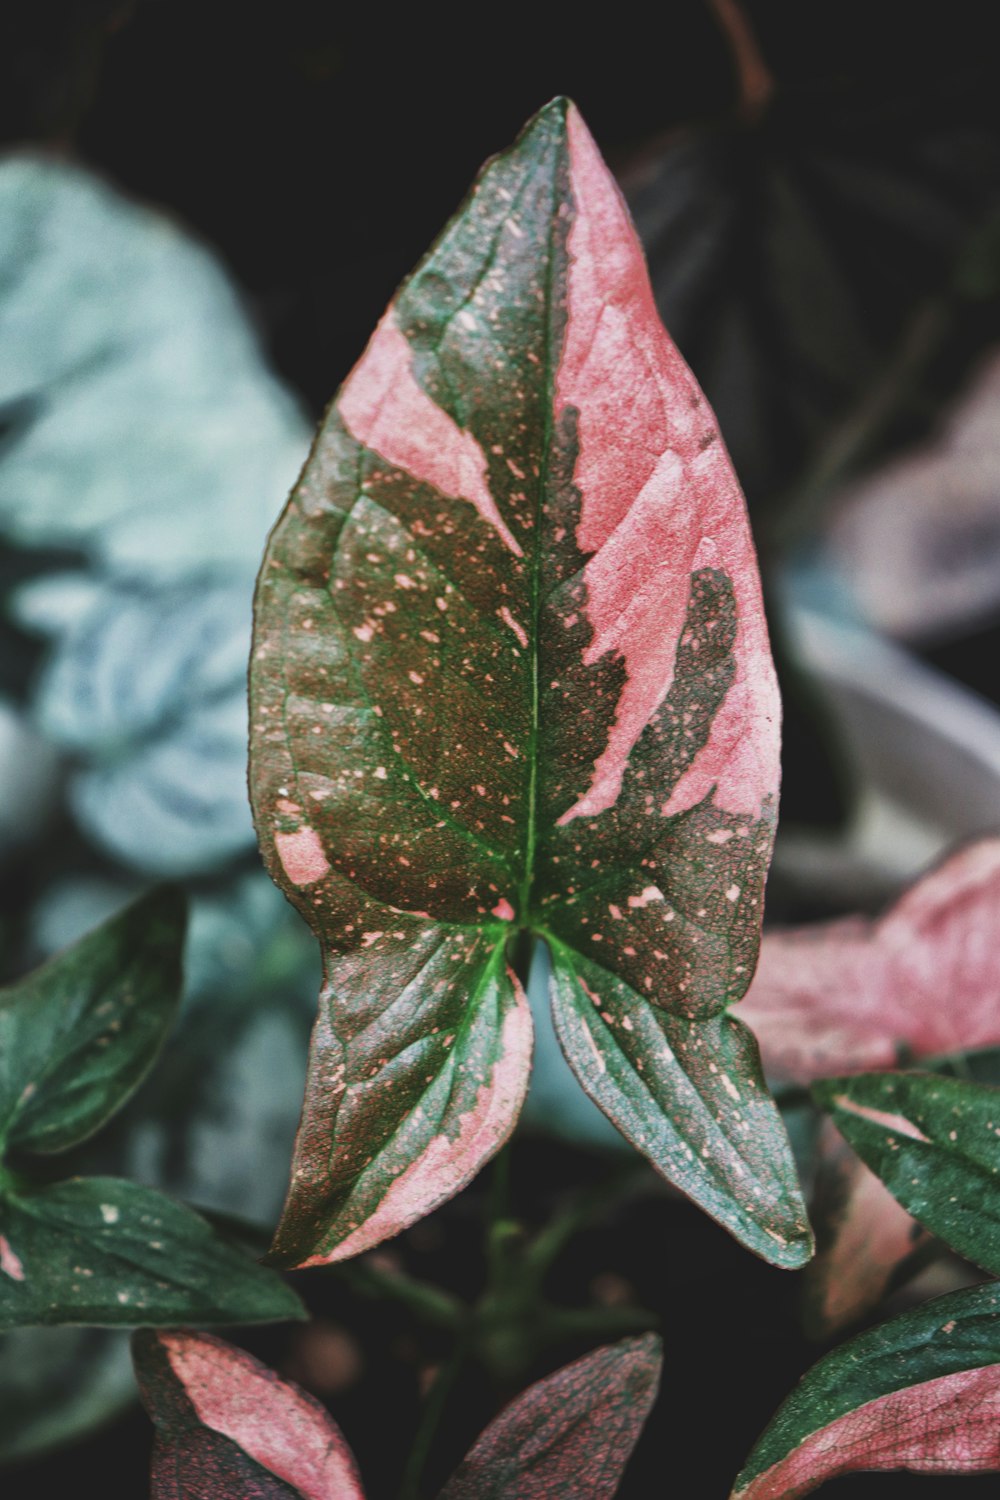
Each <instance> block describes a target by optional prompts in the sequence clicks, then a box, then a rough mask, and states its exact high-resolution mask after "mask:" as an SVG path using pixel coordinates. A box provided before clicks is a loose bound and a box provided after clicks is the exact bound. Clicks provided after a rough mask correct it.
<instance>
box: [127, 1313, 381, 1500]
mask: <svg viewBox="0 0 1000 1500" xmlns="http://www.w3.org/2000/svg"><path fill="white" fill-rule="evenodd" d="M133 1356H134V1359H135V1366H136V1374H137V1376H138V1380H139V1387H140V1391H141V1394H142V1399H143V1402H144V1403H145V1406H146V1409H147V1410H148V1412H149V1414H150V1416H151V1417H152V1419H153V1421H154V1423H155V1424H156V1446H155V1449H154V1453H153V1485H152V1500H287V1497H288V1494H289V1491H291V1492H292V1493H293V1494H294V1495H296V1496H298V1497H300V1500H364V1492H363V1490H362V1488H361V1481H360V1479H359V1477H358V1472H357V1466H356V1464H355V1462H354V1456H353V1454H352V1453H351V1450H350V1449H349V1448H348V1446H347V1444H346V1442H345V1441H344V1438H343V1436H342V1434H341V1432H340V1429H339V1428H338V1427H337V1425H336V1423H335V1422H334V1421H333V1420H332V1418H331V1417H330V1416H328V1414H327V1413H326V1411H325V1410H324V1408H323V1407H322V1406H320V1404H319V1402H317V1401H314V1400H313V1398H312V1397H311V1396H308V1395H307V1394H306V1393H305V1391H302V1390H300V1389H299V1387H298V1386H296V1385H293V1384H292V1383H291V1382H290V1381H285V1380H281V1379H279V1378H278V1376H277V1375H275V1374H274V1372H273V1371H271V1370H268V1369H266V1368H265V1366H264V1365H262V1364H260V1363H259V1362H258V1361H257V1360H255V1359H253V1358H252V1357H251V1355H249V1354H246V1353H245V1352H244V1351H243V1350H242V1349H236V1348H234V1347H233V1346H232V1345H230V1344H225V1343H223V1342H222V1341H221V1340H220V1339H216V1338H211V1337H210V1336H209V1335H208V1334H203V1333H200V1334H194V1333H158V1332H157V1333H154V1332H152V1331H149V1330H143V1331H141V1332H139V1333H137V1334H136V1335H135V1336H134V1339H133Z"/></svg>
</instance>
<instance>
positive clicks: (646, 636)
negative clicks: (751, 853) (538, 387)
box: [556, 108, 780, 823]
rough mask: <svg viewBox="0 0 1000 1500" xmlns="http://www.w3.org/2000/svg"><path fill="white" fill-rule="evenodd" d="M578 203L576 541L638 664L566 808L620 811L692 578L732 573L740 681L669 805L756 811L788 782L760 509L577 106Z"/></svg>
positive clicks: (665, 687) (572, 291)
mask: <svg viewBox="0 0 1000 1500" xmlns="http://www.w3.org/2000/svg"><path fill="white" fill-rule="evenodd" d="M568 128H569V147H570V179H571V187H572V192H573V198H574V201H575V206H576V213H575V214H574V217H573V222H572V227H571V229H570V236H569V253H570V269H569V277H568V281H569V296H568V320H567V331H566V340H565V346H564V350H563V355H562V359H561V361H560V365H559V370H558V374H557V382H556V385H557V399H558V403H559V407H560V409H565V408H566V407H567V406H573V407H575V408H576V409H577V410H578V411H579V414H580V415H579V427H578V436H579V454H578V457H577V463H576V470H575V475H574V478H575V480H576V483H577V485H578V486H579V489H580V492H581V497H582V498H581V516H580V524H579V527H578V530H577V544H578V546H579V547H580V548H581V550H582V551H584V552H588V553H593V554H594V555H593V556H592V557H591V558H590V561H589V562H588V563H587V565H586V569H585V574H584V578H585V583H586V587H587V614H588V618H589V620H590V623H591V625H592V627H593V638H592V640H591V643H590V645H589V647H588V648H587V651H586V654H585V658H584V659H585V661H587V662H594V661H597V660H598V658H600V657H602V656H604V655H605V654H606V653H608V652H614V653H616V654H618V655H620V656H621V657H622V658H623V659H624V663H625V669H626V673H627V677H626V681H625V685H624V687H623V689H622V693H621V698H620V700H619V703H618V711H617V716H616V719H615V722H614V724H613V726H612V729H611V732H610V735H609V738H608V743H607V745H606V747H605V749H604V751H603V752H602V754H601V755H600V757H599V758H598V760H597V762H596V765H595V768H594V776H593V780H592V782H591V785H590V787H589V789H588V790H587V792H586V793H585V794H584V795H583V797H581V798H580V799H579V801H578V802H576V803H575V804H574V805H573V806H572V807H571V808H570V809H569V810H568V811H567V812H566V813H564V814H563V816H562V818H560V820H559V821H560V822H561V823H566V822H568V821H569V820H570V819H571V818H575V817H593V816H595V815H596V814H598V813H600V812H603V811H604V810H605V809H606V808H608V807H610V806H612V804H613V803H614V802H615V800H616V799H617V797H618V793H619V791H620V788H621V780H622V776H623V774H624V771H625V767H626V765H627V763H628V758H629V755H630V754H631V751H632V748H633V746H634V745H635V743H636V741H637V740H638V738H639V736H640V734H641V733H642V731H643V729H644V728H645V727H646V725H647V724H648V723H649V721H650V719H651V718H652V716H653V715H654V713H655V712H656V710H657V708H658V707H659V705H660V704H661V703H662V702H663V699H664V697H665V696H666V694H667V693H668V692H669V690H670V686H671V683H672V682H673V678H674V663H675V658H676V653H677V646H678V642H679V640H680V637H681V632H682V629H683V627H684V623H685V618H686V614H687V606H688V599H689V595H690V590H691V574H692V573H693V572H694V571H695V570H696V569H699V568H703V567H716V568H721V569H724V571H725V572H726V574H727V575H728V576H729V578H730V580H731V583H732V587H733V589H734V592H735V599H736V610H737V616H738V627H737V635H736V642H735V648H734V649H735V660H736V676H735V680H734V681H733V683H732V685H731V686H730V688H729V691H728V693H727V694H726V697H725V700H724V702H723V703H722V705H721V707H720V709H719V711H718V713H717V715H716V718H715V722H714V724H713V727H712V730H711V732H710V735H709V739H708V741H707V743H706V744H705V745H704V746H703V748H702V749H701V751H700V752H699V754H698V755H697V756H696V757H695V760H694V761H693V763H692V765H691V766H690V767H689V768H688V770H687V771H686V773H685V774H684V775H683V776H682V777H681V779H680V781H679V782H678V784H677V786H676V787H675V788H674V791H673V794H672V796H671V798H670V801H669V803H668V804H667V805H666V809H665V810H666V811H667V812H668V813H674V812H679V811H681V810H683V809H684V808H688V807H691V806H693V805H694V803H696V802H698V801H699V800H701V798H702V797H704V796H705V795H706V794H707V792H708V791H709V790H710V789H711V788H712V787H713V786H714V787H715V788H716V802H717V804H718V805H719V806H721V807H723V808H725V809H727V810H729V811H731V812H733V813H748V814H751V815H753V816H757V815H759V813H760V810H761V806H762V803H763V801H764V799H765V798H766V797H767V796H768V795H769V794H772V793H774V792H775V791H776V789H777V784H778V752H779V732H780V703H779V700H778V692H777V684H776V681H775V677H774V669H773V666H772V663H771V656H770V650H769V647H768V640H767V627H766V625H765V621H764V612H763V606H762V603H761V596H760V583H759V579H758V575H757V561H756V556H755V554H754V549H753V543H752V540H751V537H750V531H749V527H748V524H747V518H746V508H745V505H744V502H743V496H742V493H741V491H740V487H739V484H738V482H737V480H736V476H735V475H734V473H733V470H732V466H731V464H730V462H729V459H728V457H727V456H726V453H725V450H724V448H723V445H722V441H721V439H720V437H719V432H718V428H717V426H716V424H715V421H714V418H713V417H712V415H711V412H710V411H709V409H708V407H707V405H706V404H705V402H704V398H703V397H702V395H701V392H700V391H699V389H698V386H697V384H696V382H695V380H694V377H693V376H692V375H691V372H690V371H689V370H688V368H687V366H686V365H685V363H684V361H683V359H682V358H681V356H680V354H679V353H678V351H677V349H676V348H675V346H674V344H673V343H672V342H671V340H670V338H669V337H668V335H667V334H666V332H665V330H664V328H663V325H662V323H661V322H660V318H659V315H658V313H657V311H656V307H655V304H654V302H653V295H652V291H651V288H650V285H649V277H648V274H647V271H646V263H645V260H644V258H643V254H642V249H641V247H640V245H639V241H638V238H637V236H636V234H635V230H634V229H633V227H632V223H631V220H630V219H629V215H628V210H627V209H626V207H625V204H624V201H623V199H622V197H621V195H620V193H619V191H618V189H617V187H616V185H615V183H614V180H613V179H612V177H611V175H610V174H609V172H608V170H607V168H606V167H605V165H604V163H603V161H602V160H601V157H600V154H599V153H598V150H597V147H596V146H595V145H594V142H593V140H592V139H591V137H590V134H589V132H588V131H587V128H586V126H585V125H584V123H583V121H582V120H581V118H580V116H579V114H578V113H577V111H576V110H575V109H572V108H571V109H570V111H569V116H568Z"/></svg>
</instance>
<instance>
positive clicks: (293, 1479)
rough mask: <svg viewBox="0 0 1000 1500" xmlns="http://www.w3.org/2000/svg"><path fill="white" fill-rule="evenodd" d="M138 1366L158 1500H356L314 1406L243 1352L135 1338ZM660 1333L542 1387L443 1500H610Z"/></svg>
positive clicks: (472, 1455)
mask: <svg viewBox="0 0 1000 1500" xmlns="http://www.w3.org/2000/svg"><path fill="white" fill-rule="evenodd" d="M133 1347H134V1357H135V1362H136V1371H137V1374H138V1377H139V1384H140V1388H141V1390H142V1396H143V1400H144V1402H145V1404H146V1406H147V1408H148V1410H149V1414H150V1416H151V1417H152V1418H153V1421H154V1423H155V1424H156V1447H155V1450H154V1455H153V1488H152V1500H200V1497H202V1496H204V1497H205V1500H209V1497H212V1500H243V1497H244V1496H246V1495H251V1494H252V1495H254V1496H258V1497H260V1500H271V1497H272V1496H273V1497H274V1500H280V1497H282V1496H289V1495H294V1496H296V1497H298V1500H364V1490H363V1489H362V1487H361V1480H360V1478H359V1476H358V1470H357V1465H356V1463H355V1461H354V1456H353V1454H352V1453H351V1450H350V1448H349V1447H348V1446H347V1444H346V1442H345V1441H344V1438H343V1436H342V1435H341V1432H340V1430H339V1428H338V1427H337V1425H336V1423H334V1422H333V1421H332V1420H331V1419H330V1417H329V1416H328V1415H327V1413H326V1411H325V1410H324V1409H323V1407H321V1406H320V1405H319V1404H318V1403H317V1402H315V1401H314V1400H312V1398H311V1397H309V1396H308V1395H307V1394H306V1393H305V1392H304V1391H302V1390H300V1389H299V1388H298V1387H297V1386H295V1385H293V1384H292V1383H291V1382H289V1381H282V1380H279V1379H278V1378H277V1377H276V1376H275V1375H274V1374H272V1372H271V1371H269V1370H267V1369H265V1368H264V1366H262V1365H260V1364H258V1362H257V1361H256V1360H254V1359H252V1358H251V1357H250V1356H249V1355H248V1354H245V1353H243V1351H242V1350H238V1349H234V1348H232V1347H230V1346H228V1345H226V1344H223V1343H222V1342H220V1341H219V1340H218V1339H212V1338H208V1337H205V1336H204V1335H201V1336H198V1335H191V1334H170V1333H167V1334H153V1333H141V1334H138V1335H137V1336H136V1338H135V1340H134V1344H133ZM660 1363H661V1359H660V1341H659V1339H657V1338H656V1337H655V1336H654V1335H646V1336H645V1337H643V1338H638V1339H630V1340H626V1341H625V1342H623V1343H620V1344H617V1345H613V1346H611V1347H609V1348H606V1349H598V1350H597V1351H595V1353H593V1354H589V1355H587V1356H586V1357H585V1358H584V1359H580V1360H577V1362H576V1363H575V1364H572V1365H569V1366H567V1367H566V1368H565V1369H562V1370H558V1371H557V1372H556V1373H555V1374H554V1375H551V1376H549V1378H548V1379H547V1380H542V1381H539V1382H538V1383H537V1384H536V1385H534V1386H532V1387H531V1388H530V1390H528V1391H526V1392H525V1393H524V1395H522V1396H521V1397H520V1398H519V1399H518V1400H516V1401H514V1402H512V1403H511V1405H510V1406H508V1407H507V1409H506V1410H505V1411H504V1412H503V1413H502V1414H501V1416H500V1417H498V1418H497V1420H496V1421H494V1422H493V1423H491V1425H490V1426H489V1427H488V1428H487V1429H486V1431H485V1432H484V1433H483V1434H482V1435H481V1437H480V1438H479V1439H478V1441H477V1442H476V1444H475V1445H474V1447H473V1448H472V1449H471V1450H470V1451H469V1453H468V1454H467V1455H466V1457H465V1459H464V1460H463V1461H462V1463H461V1464H460V1465H459V1467H458V1469H457V1470H456V1471H455V1473H454V1474H453V1475H452V1477H451V1479H449V1481H448V1483H447V1484H446V1485H445V1487H444V1489H443V1490H442V1491H441V1494H440V1497H439V1500H515V1497H517V1500H544V1497H545V1496H547V1495H580V1496H584V1495H585V1496H587V1497H592V1500H610V1497H611V1496H612V1495H614V1494H615V1492H616V1490H617V1489H618V1484H619V1481H620V1479H621V1475H622V1471H623V1469H624V1467H625V1465H626V1463H627V1462H628V1459H629V1456H630V1454H631V1452H632V1449H633V1448H634V1446H635V1444H636V1441H637V1440H638V1437H639V1434H640V1432H641V1430H642V1426H643V1423H644V1421H645V1419H646V1416H647V1414H648V1412H649V1409H650V1407H651V1406H652V1404H653V1401H654V1400H655V1398H656V1391H657V1385H658V1382H659V1375H660Z"/></svg>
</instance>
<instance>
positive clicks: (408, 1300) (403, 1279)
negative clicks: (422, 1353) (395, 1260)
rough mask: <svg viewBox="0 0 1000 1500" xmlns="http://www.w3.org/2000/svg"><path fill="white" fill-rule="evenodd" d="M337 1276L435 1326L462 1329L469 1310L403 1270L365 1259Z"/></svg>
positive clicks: (340, 1269) (354, 1288) (360, 1291)
mask: <svg viewBox="0 0 1000 1500" xmlns="http://www.w3.org/2000/svg"><path fill="white" fill-rule="evenodd" d="M335 1274H336V1275H338V1276H339V1277H340V1279H341V1280H342V1281H344V1282H346V1284H347V1285H348V1286H349V1287H350V1288H351V1290H352V1291H354V1292H357V1293H358V1294H359V1295H360V1296H363V1297H389V1298H391V1299H392V1300H393V1301H394V1302H401V1303H402V1304H403V1306H404V1307H407V1308H409V1310H410V1312H412V1313H413V1314H414V1315H415V1316H416V1317H418V1318H420V1319H421V1321H422V1322H424V1323H429V1324H431V1325H432V1326H433V1327H435V1328H448V1329H456V1328H460V1327H461V1326H462V1324H463V1323H464V1321H465V1319H466V1316H467V1312H468V1309H467V1308H466V1306H465V1303H464V1302H462V1301H460V1299H459V1298H458V1297H453V1296H452V1295H451V1293H450V1292H445V1291H443V1290H442V1289H441V1288H440V1287H436V1286H431V1285H430V1284H429V1283H427V1282H425V1281H417V1280H416V1278H415V1277H413V1276H407V1275H406V1274H405V1272H401V1271H383V1270H381V1269H379V1267H377V1266H372V1265H366V1264H365V1263H364V1262H360V1263H354V1264H352V1265H345V1266H338V1267H337V1268H336V1272H335Z"/></svg>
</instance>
